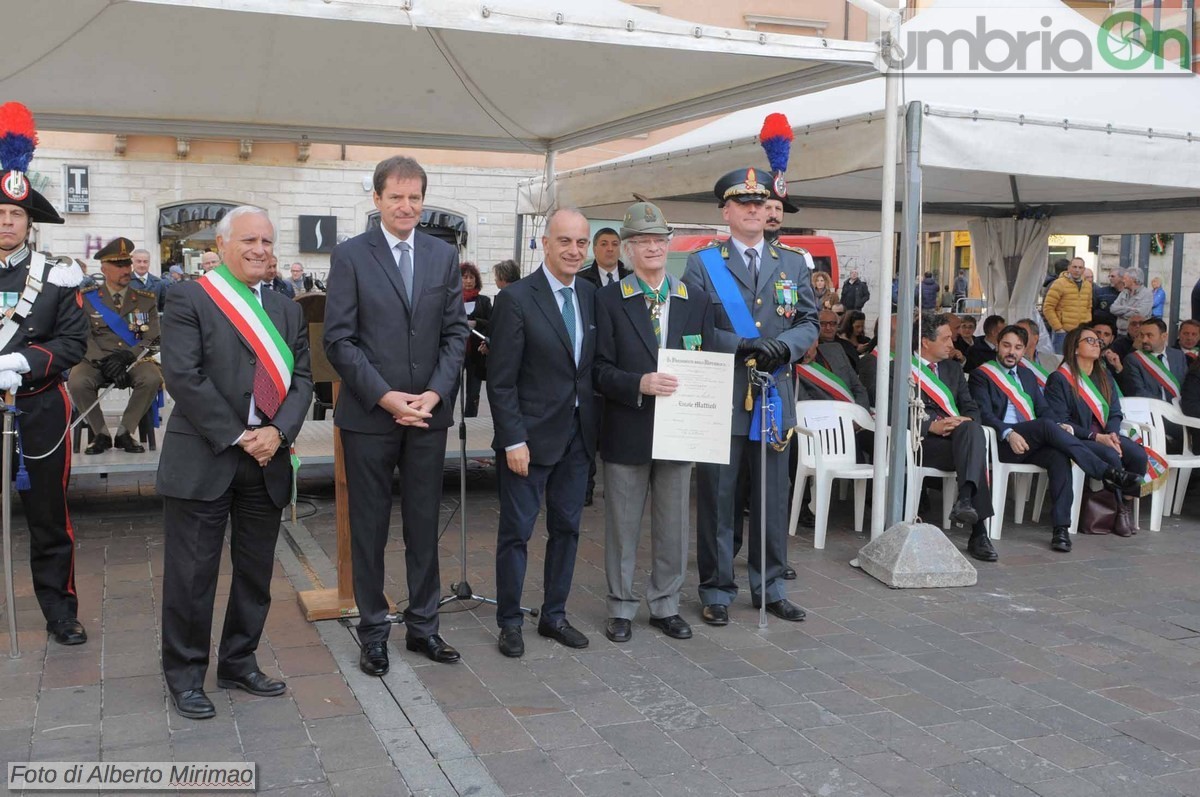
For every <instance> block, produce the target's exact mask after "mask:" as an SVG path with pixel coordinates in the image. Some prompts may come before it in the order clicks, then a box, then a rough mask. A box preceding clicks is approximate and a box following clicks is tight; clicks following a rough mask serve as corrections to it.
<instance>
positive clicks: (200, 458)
mask: <svg viewBox="0 0 1200 797" xmlns="http://www.w3.org/2000/svg"><path fill="white" fill-rule="evenodd" d="M274 240H275V227H274V225H273V224H272V223H271V220H270V219H269V218H268V217H267V214H266V212H265V211H263V210H261V209H259V208H256V207H250V206H242V207H238V208H235V209H233V210H231V211H229V212H228V213H227V214H226V215H225V216H224V217H223V218H222V219H221V221H220V222H218V223H217V227H216V243H217V249H218V251H219V252H220V254H221V260H222V262H221V264H220V265H218V266H217V267H216V268H214V269H212V270H210V271H209V272H208V273H206V274H205V275H204V277H202V278H201V279H198V280H193V281H190V282H181V283H179V284H178V285H176V286H175V287H174V288H172V290H171V291H170V292H169V293H168V294H167V311H166V313H165V314H164V316H163V322H162V337H163V376H164V378H165V379H166V385H167V389H168V390H169V391H170V392H171V396H172V397H173V398H174V399H175V408H174V410H173V411H172V412H171V418H170V420H169V421H168V422H167V432H166V434H165V435H164V438H163V444H162V454H161V458H160V459H159V468H158V479H157V484H156V487H157V490H158V493H159V495H161V496H163V522H164V525H165V527H166V547H165V550H164V553H163V568H164V569H163V602H162V662H163V674H164V675H165V676H166V681H167V688H168V690H169V691H170V693H171V699H172V702H173V704H174V706H175V710H176V711H177V712H178V713H179V714H180V715H181V716H184V717H188V718H190V719H207V718H209V717H212V716H213V715H214V714H215V713H216V709H215V707H214V706H213V703H212V701H211V700H210V699H209V698H208V695H206V694H205V693H204V678H205V674H206V672H207V670H208V659H209V648H210V646H211V638H212V614H213V599H214V597H215V595H216V588H217V572H218V569H219V567H220V564H221V548H222V545H223V543H224V540H225V527H226V524H227V523H228V524H229V525H230V538H229V546H230V551H231V554H232V562H233V572H232V574H231V579H232V580H231V583H230V586H229V605H228V608H227V610H226V612H225V623H224V627H223V628H222V630H221V643H220V648H219V652H218V659H217V686H219V687H221V688H223V689H241V690H244V691H246V692H249V693H250V694H253V695H258V696H263V697H271V696H276V695H281V694H283V692H284V690H285V689H286V686H285V684H284V683H283V681H280V680H278V679H275V678H271V677H270V676H268V675H266V674H264V673H263V672H262V671H261V670H260V669H259V667H258V662H257V661H256V659H255V655H254V654H255V650H256V649H257V647H258V641H259V638H260V637H261V636H262V630H263V623H264V622H265V621H266V618H267V610H268V608H269V607H270V605H271V572H272V570H273V569H274V568H273V565H274V560H275V542H276V539H277V538H278V536H279V513H280V510H281V509H282V508H283V507H284V506H286V505H287V504H288V502H289V501H290V500H291V499H292V497H293V495H294V489H295V487H294V484H295V482H294V478H295V468H296V467H298V466H299V460H297V459H296V458H295V457H294V456H293V455H290V451H289V449H290V447H291V444H292V442H293V441H295V439H296V436H297V435H298V434H299V433H300V427H301V425H302V424H303V423H304V418H305V416H306V415H307V413H308V407H309V404H310V402H311V400H312V390H313V386H312V374H311V371H310V368H309V352H308V327H307V325H306V324H305V322H304V314H303V311H302V310H301V308H300V305H298V304H296V303H295V302H293V301H290V300H288V299H287V298H286V297H284V296H283V295H282V294H279V293H277V292H275V291H269V290H263V289H262V282H263V279H264V275H265V274H266V271H267V261H268V259H269V258H270V257H271V255H272V249H273V247H274Z"/></svg>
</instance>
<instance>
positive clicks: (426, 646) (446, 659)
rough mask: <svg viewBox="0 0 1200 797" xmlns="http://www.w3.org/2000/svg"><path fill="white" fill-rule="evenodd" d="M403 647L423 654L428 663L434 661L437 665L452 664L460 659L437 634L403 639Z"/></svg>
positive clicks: (455, 651) (456, 652)
mask: <svg viewBox="0 0 1200 797" xmlns="http://www.w3.org/2000/svg"><path fill="white" fill-rule="evenodd" d="M404 646H405V647H406V648H408V649H409V650H411V651H414V652H417V653H424V654H425V655H426V656H428V657H429V660H430V661H436V662H437V663H438V664H453V663H454V662H456V661H458V660H459V659H461V658H462V656H460V655H458V651H457V650H455V649H454V648H452V647H451V646H450V645H448V644H447V643H446V640H444V639H442V638H441V637H440V636H438V635H437V634H430V635H429V636H426V637H418V636H406V637H404Z"/></svg>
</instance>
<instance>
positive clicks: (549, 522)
mask: <svg viewBox="0 0 1200 797" xmlns="http://www.w3.org/2000/svg"><path fill="white" fill-rule="evenodd" d="M589 241H590V229H589V225H588V220H587V219H586V218H584V216H583V214H582V213H580V212H579V211H577V210H569V209H560V210H556V211H554V212H553V213H551V214H550V216H549V218H547V219H546V234H545V235H543V236H542V250H543V251H544V252H545V255H546V262H545V263H544V264H543V266H542V267H541V268H540V269H538V270H537V271H535V272H533V273H532V274H530V275H529V276H528V277H525V278H524V279H522V280H519V281H517V282H515V283H513V284H512V285H509V286H508V287H507V288H505V289H504V290H503V291H501V292H500V294H499V295H498V296H497V297H496V304H495V307H494V308H493V310H492V334H491V340H492V342H491V345H490V349H491V351H490V353H489V354H488V378H487V390H488V402H489V404H490V405H491V409H492V422H493V424H494V426H495V430H496V434H495V437H494V438H493V440H492V448H494V449H495V450H496V471H497V475H498V478H499V482H500V527H499V529H498V531H497V539H496V623H497V625H499V626H500V642H499V646H500V652H501V653H503V654H504V655H505V656H509V657H510V658H516V657H519V656H522V655H524V653H525V642H524V640H523V639H522V636H521V622H522V619H523V618H522V614H521V590H522V587H523V586H524V584H525V566H526V563H527V561H528V552H527V546H528V543H529V538H530V537H531V536H532V535H533V527H534V524H535V523H537V519H538V511H539V509H540V508H541V504H542V498H543V496H544V497H545V500H546V532H547V540H546V564H545V571H544V576H543V584H544V599H543V602H542V608H541V617H540V620H539V622H538V633H539V634H541V635H542V636H544V637H549V638H551V639H554V640H556V641H558V642H559V643H561V644H563V645H566V646H567V647H570V648H583V647H587V644H588V638H587V637H586V636H584V635H583V634H582V633H581V632H580V631H578V630H576V629H575V628H574V627H572V626H571V624H570V623H569V622H567V616H566V613H567V596H568V595H569V594H570V592H571V579H572V577H573V575H574V573H575V552H576V550H577V548H578V547H579V520H580V517H581V516H582V515H583V500H584V494H585V492H586V491H587V474H588V463H589V462H590V461H591V458H592V456H593V454H594V452H595V450H596V407H595V396H594V392H593V389H592V360H593V357H594V355H595V349H596V320H595V319H596V314H595V296H596V288H595V286H594V285H592V283H590V282H588V281H586V280H582V279H576V278H575V275H576V273H577V272H578V271H579V267H580V266H581V265H582V264H583V259H584V257H585V256H586V255H587V250H588V243H589Z"/></svg>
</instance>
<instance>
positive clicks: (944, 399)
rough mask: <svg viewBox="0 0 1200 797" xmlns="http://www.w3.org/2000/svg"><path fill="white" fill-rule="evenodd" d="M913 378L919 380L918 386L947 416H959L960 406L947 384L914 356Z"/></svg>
mask: <svg viewBox="0 0 1200 797" xmlns="http://www.w3.org/2000/svg"><path fill="white" fill-rule="evenodd" d="M912 373H913V378H914V379H916V380H917V384H918V385H919V386H920V387H921V392H922V393H924V394H925V395H926V396H928V397H929V399H930V400H931V401H932V402H933V403H934V404H936V405H938V406H939V407H941V408H942V412H944V413H946V414H947V415H958V404H956V403H955V401H954V394H953V393H951V392H950V388H948V387H946V383H945V382H943V381H942V380H941V379H938V378H937V376H935V375H934V373H933V371H931V370H929V366H928V365H925V363H923V362H921V358H919V357H917V356H915V355H914V356H913V359H912Z"/></svg>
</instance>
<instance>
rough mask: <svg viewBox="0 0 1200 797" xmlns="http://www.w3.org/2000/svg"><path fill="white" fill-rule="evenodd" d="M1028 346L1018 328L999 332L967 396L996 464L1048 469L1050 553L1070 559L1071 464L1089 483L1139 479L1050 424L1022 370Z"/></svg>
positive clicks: (1123, 483)
mask: <svg viewBox="0 0 1200 797" xmlns="http://www.w3.org/2000/svg"><path fill="white" fill-rule="evenodd" d="M1028 340H1029V338H1028V335H1027V331H1026V330H1025V328H1024V327H1022V326H1019V325H1016V324H1013V325H1010V326H1007V327H1005V328H1004V329H1003V330H1001V331H1000V336H999V339H998V341H997V350H996V359H995V360H993V361H992V362H989V363H984V364H983V365H981V366H979V367H978V368H976V369H975V372H974V373H972V374H971V380H970V390H971V395H972V397H974V399H975V402H976V403H977V404H978V405H979V414H980V417H981V418H982V419H983V423H984V424H986V425H987V426H990V427H992V428H993V429H995V430H996V437H997V443H998V445H999V451H998V452H997V453H998V454H999V457H1000V460H1001V461H1002V462H1020V463H1024V462H1028V463H1031V464H1033V465H1037V466H1038V467H1040V468H1045V469H1046V473H1047V474H1048V475H1049V478H1050V502H1051V523H1052V526H1053V531H1052V533H1051V542H1050V548H1051V549H1052V550H1055V551H1060V552H1062V553H1068V552H1070V550H1071V535H1070V533H1069V531H1070V526H1071V508H1072V507H1073V506H1074V503H1075V500H1076V498H1079V496H1075V495H1073V493H1072V484H1071V461H1072V460H1073V461H1075V462H1076V463H1078V465H1079V467H1080V468H1081V469H1082V470H1083V472H1084V473H1086V474H1087V475H1088V476H1090V477H1092V478H1093V479H1101V480H1104V481H1106V482H1109V483H1111V484H1114V485H1118V486H1120V487H1122V488H1125V489H1133V488H1135V487H1136V486H1137V483H1138V481H1139V480H1140V479H1139V477H1138V476H1136V475H1134V474H1127V473H1125V472H1124V471H1122V470H1120V469H1119V468H1112V467H1111V466H1110V465H1109V464H1108V463H1107V462H1105V461H1104V460H1103V459H1101V458H1100V457H1099V456H1097V455H1096V454H1095V453H1094V452H1093V451H1092V450H1091V449H1090V448H1089V447H1088V446H1087V445H1086V444H1084V443H1083V441H1081V440H1078V439H1077V438H1076V437H1075V436H1074V434H1072V432H1071V427H1070V426H1066V425H1064V426H1060V425H1059V424H1057V423H1055V422H1054V420H1053V419H1052V417H1051V414H1050V405H1049V404H1047V403H1046V399H1045V396H1043V394H1042V389H1041V388H1040V387H1039V386H1038V381H1039V380H1038V378H1037V375H1036V374H1035V373H1034V372H1033V371H1031V370H1030V369H1029V368H1028V367H1026V363H1027V362H1028V361H1027V360H1024V359H1023V358H1024V355H1025V351H1026V345H1027V343H1028ZM1000 510H1001V511H1003V507H1000Z"/></svg>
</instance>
